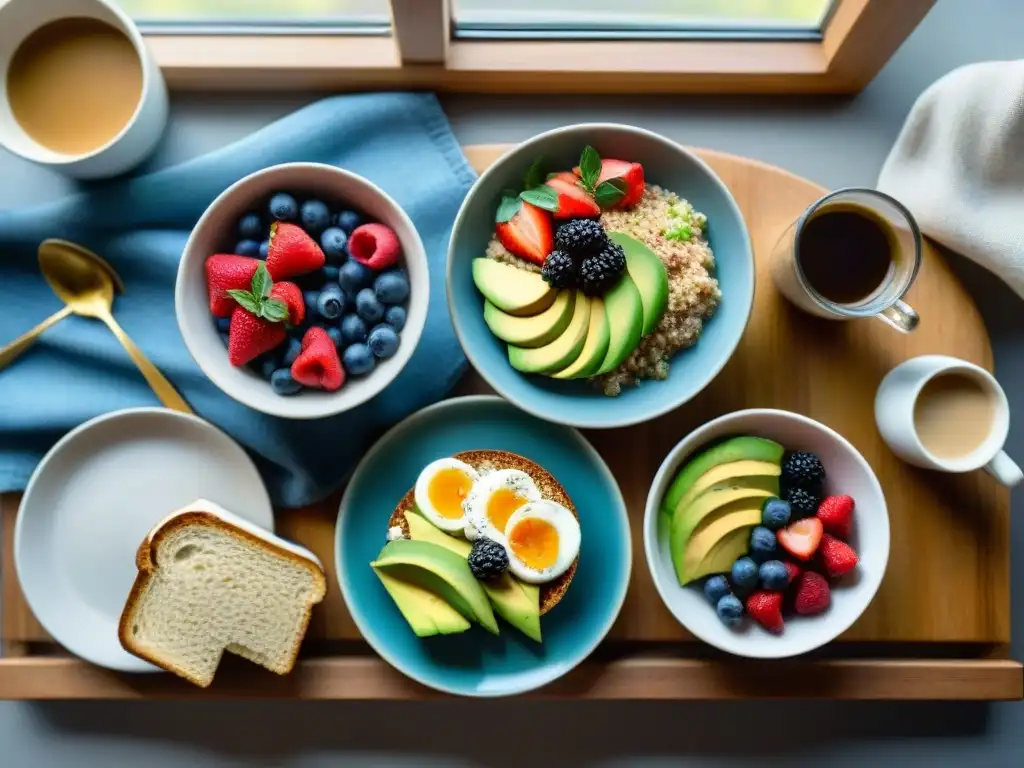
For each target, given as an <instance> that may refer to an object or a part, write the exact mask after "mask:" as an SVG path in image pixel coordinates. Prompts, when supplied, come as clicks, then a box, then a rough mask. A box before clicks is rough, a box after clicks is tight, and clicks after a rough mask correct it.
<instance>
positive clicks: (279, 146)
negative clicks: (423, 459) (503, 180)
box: [0, 93, 474, 506]
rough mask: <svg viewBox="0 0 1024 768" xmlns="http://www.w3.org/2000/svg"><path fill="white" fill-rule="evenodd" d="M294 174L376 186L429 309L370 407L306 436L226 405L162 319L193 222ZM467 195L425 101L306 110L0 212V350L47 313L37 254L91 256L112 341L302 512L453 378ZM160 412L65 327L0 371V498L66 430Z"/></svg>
mask: <svg viewBox="0 0 1024 768" xmlns="http://www.w3.org/2000/svg"><path fill="white" fill-rule="evenodd" d="M296 161H307V162H321V163H329V164H332V165H336V166H339V167H342V168H345V169H347V170H350V171H353V172H355V173H358V174H361V175H362V176H365V177H366V178H368V179H370V180H372V181H373V182H375V183H376V184H378V185H379V186H380V187H382V188H383V189H384V190H386V191H387V192H388V193H389V194H390V195H391V196H392V197H394V198H395V200H397V201H398V203H399V204H400V205H401V206H402V207H403V208H404V209H405V211H406V212H407V213H408V214H409V216H410V217H411V218H412V220H413V222H414V223H415V224H416V227H417V229H418V230H419V233H420V235H421V237H422V238H423V242H424V245H425V246H426V250H427V255H428V258H429V261H430V275H431V285H430V309H429V312H428V316H427V324H426V327H425V329H424V331H423V335H422V338H421V340H420V343H419V346H418V347H417V350H416V352H415V354H414V355H413V357H412V359H411V360H410V361H409V363H408V364H407V366H406V367H405V369H404V370H403V371H402V373H401V374H400V375H399V376H398V378H397V379H396V380H395V381H394V382H393V383H392V384H391V385H390V386H389V387H388V388H387V389H386V390H385V391H384V392H382V393H381V394H380V395H378V396H377V397H376V398H374V399H373V400H371V401H370V402H368V403H366V404H364V405H363V406H361V407H359V408H357V409H355V410H353V411H350V412H348V413H345V414H341V415H339V416H336V417H332V418H329V419H323V420H319V421H288V420H284V419H278V418H274V417H271V416H266V415H263V414H261V413H258V412H256V411H253V410H251V409H249V408H247V407H245V406H243V405H240V404H239V403H237V402H235V401H234V400H232V399H231V398H229V397H228V396H227V395H225V394H223V393H222V392H221V391H220V390H219V389H217V388H216V387H215V386H214V385H213V384H212V383H211V382H209V381H208V380H207V379H206V378H205V377H204V376H203V374H202V373H201V371H200V370H199V367H198V366H197V365H196V364H195V362H194V361H193V360H192V358H191V357H190V355H189V353H188V351H187V350H186V348H185V344H184V341H183V340H182V338H181V335H180V333H179V332H178V326H177V322H176V320H175V317H174V280H175V276H176V273H177V268H178V260H179V258H180V256H181V252H182V250H183V248H184V245H185V242H186V240H187V239H188V235H189V231H190V230H191V228H192V226H193V225H194V224H195V222H196V221H197V220H198V218H199V216H200V215H201V214H202V213H203V211H204V210H205V209H206V207H207V206H208V205H209V204H210V202H212V201H213V199H214V198H215V197H216V196H217V195H218V194H220V193H221V192H222V191H223V190H224V189H225V188H226V187H228V186H229V185H230V184H232V183H233V182H235V181H237V180H238V179H240V178H242V177H244V176H246V175H248V174H250V173H252V172H253V171H257V170H259V169H261V168H265V167H267V166H269V165H275V164H277V163H286V162H296ZM473 180H474V174H473V171H472V169H471V168H470V167H469V165H468V163H467V162H466V159H465V158H464V157H463V155H462V152H461V150H460V149H459V146H458V144H457V142H456V141H455V137H454V136H453V135H452V132H451V129H450V126H449V125H448V121H447V119H446V117H445V115H444V113H443V112H442V110H441V107H440V105H439V104H438V102H437V99H436V98H435V97H434V96H433V95H430V94H412V93H387V94H366V95H354V96H337V97H332V98H328V99H325V100H323V101H320V102H317V103H315V104H312V105H310V106H308V107H306V108H304V109H302V110H300V111H298V112H295V113H293V114H291V115H289V116H287V117H285V118H283V119H281V120H279V121H278V122H276V123H274V124H272V125H270V126H268V127H266V128H264V129H263V130H261V131H259V132H257V133H255V134H253V135H251V136H249V137H247V138H245V139H243V140H242V141H239V142H237V143H235V144H233V145H231V146H228V147H226V148H224V149H221V150H219V151H216V152H213V153H211V154H208V155H205V156H203V157H200V158H197V159H194V160H191V161H189V162H186V163H183V164H181V165H178V166H175V167H171V168H166V169H163V170H159V171H156V172H153V173H148V174H146V175H140V176H137V177H134V178H124V179H118V180H115V181H112V182H107V183H103V184H99V185H95V186H92V187H89V188H87V191H84V192H82V193H80V194H76V195H74V196H71V197H68V198H65V199H63V200H60V201H58V202H55V203H51V204H47V205H43V206H40V207H36V208H33V209H31V210H13V211H0V275H2V277H3V280H2V283H0V284H2V286H3V288H2V292H0V295H2V296H3V297H4V298H3V302H2V304H3V307H2V308H0V345H3V344H5V343H6V342H7V341H9V340H11V339H13V338H15V337H16V336H18V335H20V334H21V333H23V332H25V331H27V330H28V329H29V328H31V327H32V326H33V325H35V324H36V323H37V322H39V321H40V320H42V319H43V318H44V317H46V316H47V315H48V314H50V313H51V312H54V311H56V310H58V309H59V308H60V303H59V301H58V300H57V299H56V297H55V296H54V295H53V294H52V293H51V291H50V289H49V287H48V286H47V285H46V283H45V281H44V280H43V278H42V276H41V275H40V273H39V269H38V266H37V263H36V249H37V247H38V245H39V243H40V242H41V241H42V240H44V239H46V238H48V237H62V238H66V239H68V240H73V241H76V242H80V243H82V244H83V245H86V246H88V247H89V248H91V249H93V250H95V251H96V252H97V253H99V254H100V255H102V256H103V257H104V258H106V259H107V260H108V261H109V262H110V263H111V264H112V265H113V266H114V268H115V269H116V270H117V271H118V273H119V274H120V275H121V276H122V278H123V279H124V282H125V285H126V289H127V290H126V293H125V295H124V296H122V297H119V298H118V299H117V300H116V302H115V305H114V313H115V315H116V317H117V319H118V321H119V322H120V323H121V325H122V326H123V327H124V329H125V331H127V333H128V334H129V335H130V336H131V337H132V338H133V339H134V340H135V342H136V343H137V344H138V345H139V346H140V347H141V348H142V350H143V351H144V352H145V353H146V354H147V355H148V356H149V357H150V358H151V359H152V360H153V362H154V363H155V364H156V365H157V366H158V367H159V368H160V369H161V370H162V371H163V372H164V374H165V375H166V376H167V377H168V378H169V379H170V380H171V381H172V382H173V383H174V385H175V386H176V387H177V388H178V390H179V391H180V392H181V393H182V394H183V395H184V396H185V398H186V399H187V400H188V402H189V403H190V404H191V405H192V407H193V408H195V410H196V411H197V412H198V413H199V414H200V415H202V416H203V417H204V418H206V419H208V420H209V421H211V422H213V423H214V424H216V425H217V426H219V427H220V428H221V429H223V430H224V431H226V432H227V433H228V434H230V435H231V436H232V437H233V438H235V439H236V440H237V441H238V442H239V443H241V444H242V445H243V446H244V447H245V448H246V449H247V450H248V451H249V453H250V454H251V455H252V456H253V458H254V459H255V461H256V464H257V466H258V467H259V470H260V472H261V474H262V475H263V478H264V480H265V481H266V484H267V487H268V488H269V490H270V494H271V497H272V499H273V500H274V503H275V504H276V505H279V506H299V505H303V504H309V503H312V502H314V501H317V500H320V499H322V498H324V497H325V496H327V495H329V494H330V493H331V492H332V491H333V490H334V489H335V488H337V487H338V486H339V485H340V484H342V483H343V482H344V480H345V479H346V477H347V476H348V474H349V473H350V472H351V470H352V469H353V467H354V466H355V464H356V463H357V462H358V461H359V459H360V458H361V457H362V455H363V454H364V453H365V452H366V450H367V448H368V447H369V446H370V445H371V444H372V443H373V441H374V440H375V439H376V438H377V437H378V436H379V435H380V434H381V432H382V431H383V430H385V429H386V428H387V427H389V426H391V425H392V424H394V423H395V422H396V421H399V420H400V419H402V418H404V417H405V416H407V415H408V414H410V413H412V412H413V411H416V410H418V409H419V408H422V407H423V406H425V405H428V404H429V403H432V402H434V401H436V400H438V399H440V398H441V397H443V396H444V395H445V393H447V392H448V390H449V389H450V388H451V386H452V385H453V384H454V383H455V381H456V380H457V379H458V377H459V376H460V375H461V373H462V371H463V370H464V368H465V358H464V356H463V354H462V350H461V349H460V347H459V344H458V342H457V340H456V338H455V334H454V331H453V330H452V325H451V320H450V318H449V315H448V308H447V302H446V301H445V287H444V272H445V269H444V267H445V258H446V252H447V247H448V238H449V235H450V232H451V226H452V222H453V220H454V218H455V214H456V213H457V211H458V208H459V205H460V204H461V202H462V200H463V198H464V197H465V195H466V192H467V191H468V190H469V187H470V186H471V185H472V183H473ZM0 183H3V184H17V183H18V182H17V180H16V179H12V178H6V179H2V180H0ZM157 404H158V403H157V400H156V398H155V396H154V395H153V394H152V392H151V391H150V390H149V388H148V387H147V386H146V383H145V381H144V380H143V379H142V376H141V375H140V374H139V373H138V371H137V370H136V369H135V367H134V366H133V365H132V363H131V361H130V360H129V359H128V356H127V355H126V354H125V352H124V350H123V349H122V348H121V346H120V345H119V344H118V342H117V341H116V340H115V339H114V337H113V336H112V335H111V333H110V332H109V331H108V330H107V329H106V327H105V326H103V325H102V324H101V323H100V322H98V321H93V320H88V319H83V318H78V317H71V318H68V319H66V320H64V321H63V322H61V323H60V324H58V325H57V326H56V327H54V328H52V329H50V330H49V331H47V332H46V333H45V334H44V335H43V337H42V338H41V340H40V341H39V342H38V343H37V345H36V346H35V347H34V348H33V349H32V350H30V351H29V352H27V353H26V354H25V355H24V356H22V357H21V358H19V359H18V360H17V361H15V362H14V363H13V364H12V365H11V366H10V367H9V368H7V369H5V370H3V371H0V491H10V490H21V489H23V488H24V487H25V484H26V483H27V481H28V478H29V476H30V475H31V473H32V471H33V469H34V468H35V466H36V465H37V464H38V462H39V460H40V459H41V458H42V456H43V455H44V454H45V452H46V451H47V450H48V449H49V448H50V447H51V446H52V445H53V444H54V443H55V442H56V441H57V440H58V439H59V438H60V437H61V436H62V435H64V434H65V433H66V432H67V431H68V430H70V429H72V428H74V427H75V426H77V425H78V424H81V423H82V422H84V421H86V420H88V419H90V418H92V417H94V416H97V415H99V414H102V413H106V412H109V411H113V410H117V409H121V408H127V407H132V406H142V405H157Z"/></svg>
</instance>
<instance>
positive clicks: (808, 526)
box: [776, 517, 822, 561]
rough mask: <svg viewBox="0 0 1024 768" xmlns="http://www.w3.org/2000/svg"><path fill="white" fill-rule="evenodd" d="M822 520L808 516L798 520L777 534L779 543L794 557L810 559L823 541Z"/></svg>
mask: <svg viewBox="0 0 1024 768" xmlns="http://www.w3.org/2000/svg"><path fill="white" fill-rule="evenodd" d="M821 534H822V527H821V520H819V519H818V518H816V517H807V518H804V519H803V520H797V521H796V522H795V523H791V524H790V525H789V526H787V527H786V528H783V529H782V530H781V531H779V532H778V533H777V534H776V537H777V538H778V540H779V544H781V545H782V548H783V549H785V550H786V551H787V552H789V554H791V555H793V557H795V558H798V559H799V560H805V561H806V560H810V559H811V558H812V557H814V553H815V552H816V551H817V549H818V544H819V543H820V542H821Z"/></svg>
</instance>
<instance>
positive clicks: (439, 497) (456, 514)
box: [427, 467, 473, 520]
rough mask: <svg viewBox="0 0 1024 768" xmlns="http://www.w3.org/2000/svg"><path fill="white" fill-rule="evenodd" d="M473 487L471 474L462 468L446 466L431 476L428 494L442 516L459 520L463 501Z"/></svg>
mask: <svg viewBox="0 0 1024 768" xmlns="http://www.w3.org/2000/svg"><path fill="white" fill-rule="evenodd" d="M472 487H473V480H472V478H470V476H469V475H467V474H466V473H465V472H463V471H462V470H461V469H455V468H453V467H446V468H445V469H442V470H439V471H438V472H437V473H436V474H435V475H434V476H433V477H432V478H430V484H429V485H428V486H427V496H428V497H429V498H430V503H431V504H432V505H433V506H434V509H436V510H437V513H438V514H439V515H441V517H446V518H448V519H449V520H457V519H458V518H460V517H462V502H463V501H464V500H465V498H466V495H467V494H468V493H469V489H470V488H472Z"/></svg>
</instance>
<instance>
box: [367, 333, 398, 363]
mask: <svg viewBox="0 0 1024 768" xmlns="http://www.w3.org/2000/svg"><path fill="white" fill-rule="evenodd" d="M367 344H368V345H369V347H370V351H371V352H373V355H374V357H378V358H380V359H381V360H387V359H388V358H389V357H393V356H394V354H395V352H397V351H398V334H397V333H395V329H394V328H392V327H391V326H390V325H378V326H377V327H376V328H374V329H373V330H372V331H370V340H369V341H368V342H367Z"/></svg>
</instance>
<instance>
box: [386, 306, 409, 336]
mask: <svg viewBox="0 0 1024 768" xmlns="http://www.w3.org/2000/svg"><path fill="white" fill-rule="evenodd" d="M384 322H385V323H387V324H388V325H390V326H391V327H392V328H394V329H395V330H396V331H401V330H402V329H403V328H405V307H388V311H387V312H385V313H384Z"/></svg>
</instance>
